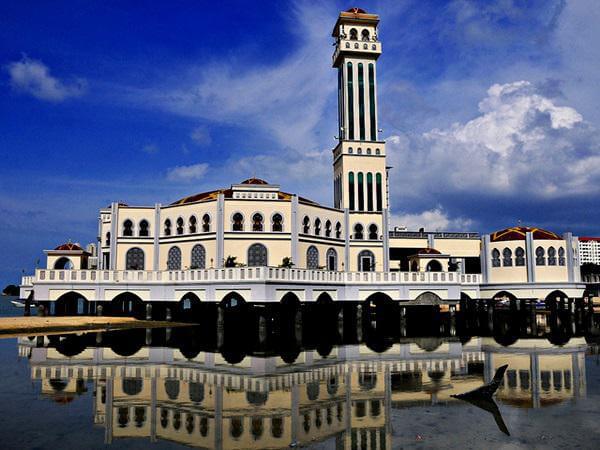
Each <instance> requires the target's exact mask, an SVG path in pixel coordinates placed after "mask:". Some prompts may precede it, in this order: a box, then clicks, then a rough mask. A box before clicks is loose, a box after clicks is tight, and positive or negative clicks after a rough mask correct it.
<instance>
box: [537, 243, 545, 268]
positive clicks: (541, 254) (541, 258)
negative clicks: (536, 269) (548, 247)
mask: <svg viewBox="0 0 600 450" xmlns="http://www.w3.org/2000/svg"><path fill="white" fill-rule="evenodd" d="M535 265H536V266H545V265H546V252H545V251H544V249H543V248H542V247H538V248H536V249H535Z"/></svg>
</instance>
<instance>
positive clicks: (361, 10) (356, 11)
mask: <svg viewBox="0 0 600 450" xmlns="http://www.w3.org/2000/svg"><path fill="white" fill-rule="evenodd" d="M346 12H349V13H354V14H366V13H367V12H366V11H365V10H364V9H362V8H350V9H348V10H346Z"/></svg>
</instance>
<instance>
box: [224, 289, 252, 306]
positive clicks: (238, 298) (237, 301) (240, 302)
mask: <svg viewBox="0 0 600 450" xmlns="http://www.w3.org/2000/svg"><path fill="white" fill-rule="evenodd" d="M220 306H222V307H223V308H225V309H240V308H244V307H245V306H246V300H245V299H244V297H242V295H241V294H238V293H237V292H235V291H231V292H229V293H228V294H227V295H226V296H225V297H223V299H222V300H221V302H220Z"/></svg>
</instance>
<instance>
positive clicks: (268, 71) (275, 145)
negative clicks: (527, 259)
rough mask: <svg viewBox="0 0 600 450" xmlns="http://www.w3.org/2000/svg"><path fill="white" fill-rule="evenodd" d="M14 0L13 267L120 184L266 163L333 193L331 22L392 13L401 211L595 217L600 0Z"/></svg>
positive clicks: (6, 148)
mask: <svg viewBox="0 0 600 450" xmlns="http://www.w3.org/2000/svg"><path fill="white" fill-rule="evenodd" d="M156 3H158V2H152V3H148V2H126V1H97V2H94V1H63V2H55V3H51V2H46V1H39V2H33V1H32V2H26V3H25V2H2V4H1V5H0V156H1V157H2V161H3V164H2V165H1V166H0V171H1V176H0V231H1V233H0V251H1V252H2V261H3V262H2V265H1V267H0V282H2V283H3V284H5V283H8V282H10V281H13V282H14V281H17V276H18V275H19V274H20V272H21V270H22V269H26V270H27V271H30V270H31V269H32V267H33V265H34V263H35V261H36V259H37V258H41V257H42V254H41V250H42V249H44V248H52V247H54V246H56V245H58V244H59V243H62V242H64V241H66V240H68V239H71V240H72V241H76V242H81V243H82V244H84V243H87V242H91V241H93V240H94V239H95V235H96V218H97V212H98V209H99V208H101V207H103V206H106V205H108V204H109V203H110V202H111V201H114V200H121V201H125V202H128V203H132V204H135V203H141V204H154V203H155V202H162V203H168V202H171V201H173V200H176V199H177V198H180V197H182V196H185V195H189V194H191V193H194V192H200V191H203V190H206V189H212V188H215V187H221V186H227V185H229V184H231V183H234V182H238V181H240V180H242V179H244V178H247V177H249V176H252V175H256V176H259V177H262V178H265V179H267V180H269V181H271V182H274V183H279V184H281V185H282V187H283V188H284V189H285V190H287V191H292V192H298V193H300V194H302V195H304V196H306V197H310V198H314V199H315V200H318V201H322V202H324V203H326V204H331V201H332V191H331V185H332V183H331V154H330V150H331V148H332V147H333V146H334V145H335V141H334V138H333V136H334V135H335V134H336V129H337V127H336V115H337V113H336V106H335V101H336V98H335V89H336V81H335V80H336V79H335V72H334V71H333V69H331V67H330V61H331V59H330V58H331V53H332V51H333V47H332V46H331V43H332V41H331V37H330V33H331V28H332V26H333V24H334V23H335V20H336V17H337V14H338V12H339V11H340V10H342V9H347V8H348V7H350V6H360V7H362V8H364V9H366V10H367V11H370V12H375V13H378V14H380V16H381V25H380V38H381V40H382V42H383V49H384V53H383V56H382V58H381V59H380V62H379V70H378V74H379V105H380V122H381V124H380V125H381V127H382V128H383V129H384V133H383V136H384V137H385V138H386V140H387V141H388V150H387V151H388V155H389V162H390V164H391V165H393V166H394V169H393V170H392V172H391V179H390V184H391V195H392V213H393V219H394V220H393V222H394V224H396V225H407V226H409V228H418V227H419V226H426V227H428V228H430V229H451V230H462V229H465V230H467V229H468V230H475V231H480V232H489V231H492V230H495V229H498V228H502V227H505V226H510V225H514V224H516V223H517V221H519V220H521V221H522V222H523V223H527V224H534V225H538V226H543V227H547V228H549V229H551V230H554V231H557V232H563V231H566V230H572V231H574V232H575V233H577V234H580V235H589V234H592V235H597V234H599V230H598V221H599V219H600V210H599V208H598V200H597V199H598V194H599V192H600V139H599V137H600V135H599V132H598V127H599V124H600V109H599V108H598V105H599V104H600V90H598V89H597V86H599V85H600V80H599V79H598V78H599V77H600V75H599V74H600V70H599V69H600V67H598V66H599V65H600V46H598V45H597V43H598V42H599V41H600V27H598V24H600V2H597V1H592V0H578V1H558V0H543V1H517V0H499V1H496V2H489V1H479V2H477V1H466V0H462V1H458V0H456V1H438V2H435V1H427V2H423V1H417V0H415V1H409V0H406V1H402V0H390V1H365V2H363V3H361V4H358V5H351V4H346V3H340V2H337V3H336V2H309V1H289V2H286V1H272V2H268V1H261V2H256V1H253V2H249V1H248V2H246V1H220V2H203V1H198V0H197V1H183V0H180V1H172V2H163V4H162V5H158V4H156Z"/></svg>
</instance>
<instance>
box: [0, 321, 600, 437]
mask: <svg viewBox="0 0 600 450" xmlns="http://www.w3.org/2000/svg"><path fill="white" fill-rule="evenodd" d="M411 314H412V313H411ZM265 316H266V317H268V320H266V321H265V319H264V317H265ZM207 317H208V318H210V319H207V320H206V321H205V323H202V324H201V325H200V326H198V327H190V328H172V329H154V330H129V331H120V332H108V333H83V334H71V335H63V336H48V337H39V338H33V337H32V338H20V339H19V340H16V339H3V340H0V361H1V364H0V379H1V380H2V384H1V386H0V418H1V420H0V436H2V448H11V449H12V448H15V449H26V448H39V449H42V448H48V449H50V448H52V449H55V448H60V449H65V448H81V447H87V448H106V447H110V448H115V449H117V448H147V446H148V445H150V443H151V442H152V444H151V445H152V448H159V449H162V448H181V447H182V446H194V447H200V448H215V447H217V448H224V449H234V448H235V449H238V448H255V449H262V448H287V447H289V446H290V444H291V445H292V446H303V447H311V448H324V449H325V448H327V449H334V448H335V449H342V448H348V449H376V448H382V449H383V448H385V449H391V448H401V447H402V448H404V447H418V448H449V447H453V448H456V447H460V448H477V449H479V448H561V447H562V448H577V447H579V448H596V447H597V439H598V438H600V427H599V426H598V423H600V365H599V363H600V360H599V356H598V354H599V351H598V350H599V347H598V344H597V343H596V342H597V339H598V338H597V336H600V317H596V316H594V315H592V314H589V313H584V312H581V311H579V312H578V313H576V314H570V313H568V312H567V311H558V312H556V311H555V312H553V313H552V314H549V313H546V312H539V311H538V312H537V313H536V312H535V311H496V312H495V314H494V315H493V316H492V315H490V314H489V313H488V312H486V311H483V312H472V313H470V314H469V315H468V316H462V315H460V314H458V315H457V316H455V317H450V316H449V315H448V314H439V313H438V314H433V313H430V312H427V311H421V312H420V313H419V314H416V315H409V316H408V317H407V318H406V319H399V320H396V319H394V320H391V319H390V317H383V316H379V317H375V318H372V317H369V318H366V317H365V316H364V313H363V317H362V318H361V317H360V315H358V317H357V314H356V311H354V315H352V314H350V313H347V314H346V315H345V317H344V318H343V319H342V320H340V318H339V317H328V316H327V314H322V312H315V311H313V312H312V313H311V312H310V311H305V312H304V315H303V316H302V320H299V317H295V318H293V319H291V320H287V321H286V320H285V318H284V316H283V315H281V316H278V320H274V318H275V317H274V316H270V315H269V314H262V315H261V314H257V313H255V312H254V313H252V314H249V313H238V314H226V315H225V317H223V318H222V320H214V317H213V316H211V315H210V314H207ZM211 317H212V318H211ZM371 319H372V320H371ZM328 321H329V322H328ZM504 364H508V371H507V373H506V374H505V376H504V378H503V382H502V385H501V386H500V388H499V389H498V391H497V394H496V396H495V400H494V401H489V400H488V401H485V402H482V401H479V402H475V403H476V404H473V403H469V402H466V401H463V400H459V399H456V398H453V397H451V395H452V394H460V393H463V392H466V391H470V390H472V389H475V388H477V387H479V386H481V385H483V384H484V383H486V382H487V381H489V380H490V379H491V378H492V377H493V375H494V373H495V371H496V369H497V368H498V367H500V366H502V365H504Z"/></svg>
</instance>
